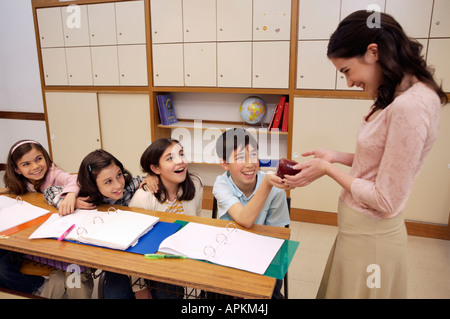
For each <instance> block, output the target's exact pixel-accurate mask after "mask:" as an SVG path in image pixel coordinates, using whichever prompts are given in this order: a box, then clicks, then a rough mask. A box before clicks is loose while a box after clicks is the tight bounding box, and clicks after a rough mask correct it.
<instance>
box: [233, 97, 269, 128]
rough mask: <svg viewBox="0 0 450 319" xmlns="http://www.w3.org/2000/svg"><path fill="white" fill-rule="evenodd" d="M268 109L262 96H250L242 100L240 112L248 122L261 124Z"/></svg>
mask: <svg viewBox="0 0 450 319" xmlns="http://www.w3.org/2000/svg"><path fill="white" fill-rule="evenodd" d="M266 110H267V107H266V103H264V101H263V100H262V99H261V98H259V97H257V96H250V97H248V98H246V99H245V100H244V101H242V103H241V106H240V108H239V113H240V114H241V118H242V119H243V120H244V121H245V122H246V123H248V124H259V123H261V121H262V120H263V119H264V116H265V115H266Z"/></svg>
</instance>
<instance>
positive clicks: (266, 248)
mask: <svg viewBox="0 0 450 319" xmlns="http://www.w3.org/2000/svg"><path fill="white" fill-rule="evenodd" d="M283 243H284V240H283V239H279V238H273V237H267V236H262V235H257V234H253V233H250V232H248V231H244V230H240V229H237V228H236V226H235V225H234V224H233V223H230V224H228V225H227V227H226V228H222V227H215V226H208V225H203V224H197V223H189V224H187V225H186V226H184V227H183V228H182V229H180V230H179V231H178V232H176V233H175V234H173V235H172V236H169V237H167V238H166V239H165V240H163V241H162V243H161V244H160V246H159V251H160V252H163V253H166V254H173V255H183V256H186V257H188V258H193V259H199V260H206V261H209V262H212V263H215V264H219V265H222V266H227V267H232V268H237V269H242V270H246V271H250V272H254V273H257V274H261V275H262V274H264V272H265V271H266V269H267V267H269V265H270V263H271V262H272V260H273V258H274V257H275V255H276V254H277V252H278V250H279V249H280V247H281V246H282V245H283Z"/></svg>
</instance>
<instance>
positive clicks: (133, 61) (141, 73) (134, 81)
mask: <svg viewBox="0 0 450 319" xmlns="http://www.w3.org/2000/svg"><path fill="white" fill-rule="evenodd" d="M117 53H118V58H119V74H120V85H147V84H148V81H147V48H146V46H145V45H144V44H140V45H119V46H118V47H117Z"/></svg>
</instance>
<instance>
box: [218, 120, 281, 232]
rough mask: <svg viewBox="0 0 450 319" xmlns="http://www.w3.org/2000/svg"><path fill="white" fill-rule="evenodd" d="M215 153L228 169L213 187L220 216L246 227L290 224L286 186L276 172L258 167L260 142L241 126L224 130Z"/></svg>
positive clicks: (222, 164) (221, 163)
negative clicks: (265, 170)
mask: <svg viewBox="0 0 450 319" xmlns="http://www.w3.org/2000/svg"><path fill="white" fill-rule="evenodd" d="M216 152H217V155H218V156H219V159H220V165H221V166H222V167H223V168H224V169H225V170H226V172H225V173H224V174H222V175H220V176H218V177H217V178H216V181H215V183H214V187H213V194H214V197H215V198H216V200H217V208H218V216H219V218H220V219H228V220H234V221H235V222H237V223H238V224H239V225H241V226H243V227H246V228H250V227H252V226H253V225H254V224H260V225H268V226H286V225H289V224H290V217H289V210H288V206H287V201H286V193H285V191H284V188H286V186H285V184H284V183H283V182H282V179H281V178H280V177H278V176H277V175H275V174H272V173H271V172H269V173H264V172H261V171H260V170H259V159H258V143H257V142H256V140H255V139H254V137H253V136H252V135H251V134H250V133H248V132H247V131H246V130H244V129H242V128H234V129H230V130H228V131H226V132H224V133H223V134H222V136H221V137H219V139H218V140H217V142H216ZM273 186H275V187H273Z"/></svg>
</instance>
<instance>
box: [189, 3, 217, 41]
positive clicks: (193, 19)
mask: <svg viewBox="0 0 450 319" xmlns="http://www.w3.org/2000/svg"><path fill="white" fill-rule="evenodd" d="M183 31H184V42H201V41H216V1H211V0H183Z"/></svg>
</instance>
